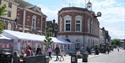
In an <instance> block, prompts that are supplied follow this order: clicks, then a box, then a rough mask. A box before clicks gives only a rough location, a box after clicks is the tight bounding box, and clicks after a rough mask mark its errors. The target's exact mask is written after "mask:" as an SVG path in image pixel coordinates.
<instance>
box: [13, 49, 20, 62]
mask: <svg viewBox="0 0 125 63" xmlns="http://www.w3.org/2000/svg"><path fill="white" fill-rule="evenodd" d="M13 63H19V56H18V53H17V51H16V52H14V53H13Z"/></svg>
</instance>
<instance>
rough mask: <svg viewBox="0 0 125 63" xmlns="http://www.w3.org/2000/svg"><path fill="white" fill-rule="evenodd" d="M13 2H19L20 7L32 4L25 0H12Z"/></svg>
mask: <svg viewBox="0 0 125 63" xmlns="http://www.w3.org/2000/svg"><path fill="white" fill-rule="evenodd" d="M14 1H15V2H17V3H18V4H19V6H20V7H23V8H25V7H28V6H29V7H30V6H33V5H32V4H30V3H28V2H26V1H23V0H14Z"/></svg>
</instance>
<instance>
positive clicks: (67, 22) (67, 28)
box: [66, 20, 70, 31]
mask: <svg viewBox="0 0 125 63" xmlns="http://www.w3.org/2000/svg"><path fill="white" fill-rule="evenodd" d="M66 31H70V20H66Z"/></svg>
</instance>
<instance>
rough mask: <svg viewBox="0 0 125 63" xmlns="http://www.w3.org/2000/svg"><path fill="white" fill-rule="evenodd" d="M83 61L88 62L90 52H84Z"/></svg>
mask: <svg viewBox="0 0 125 63" xmlns="http://www.w3.org/2000/svg"><path fill="white" fill-rule="evenodd" d="M82 62H88V54H82Z"/></svg>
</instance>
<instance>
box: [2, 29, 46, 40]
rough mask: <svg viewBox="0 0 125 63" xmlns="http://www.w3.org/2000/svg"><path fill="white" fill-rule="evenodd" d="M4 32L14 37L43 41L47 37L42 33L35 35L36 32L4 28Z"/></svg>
mask: <svg viewBox="0 0 125 63" xmlns="http://www.w3.org/2000/svg"><path fill="white" fill-rule="evenodd" d="M2 34H3V35H5V36H6V37H9V38H12V39H23V40H35V41H43V40H44V38H45V37H44V36H41V35H35V34H30V33H23V32H18V31H11V30H4V31H3V33H2Z"/></svg>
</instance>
